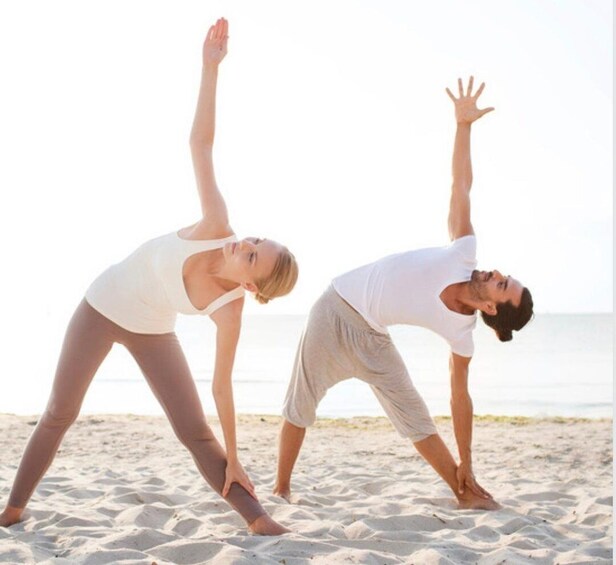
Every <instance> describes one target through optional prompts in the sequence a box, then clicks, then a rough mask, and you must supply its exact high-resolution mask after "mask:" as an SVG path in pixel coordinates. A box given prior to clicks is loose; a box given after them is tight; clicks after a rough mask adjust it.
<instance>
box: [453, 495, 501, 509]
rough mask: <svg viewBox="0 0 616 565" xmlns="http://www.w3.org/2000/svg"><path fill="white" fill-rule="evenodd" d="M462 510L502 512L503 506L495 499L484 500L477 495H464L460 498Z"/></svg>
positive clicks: (459, 503)
mask: <svg viewBox="0 0 616 565" xmlns="http://www.w3.org/2000/svg"><path fill="white" fill-rule="evenodd" d="M458 508H459V509H460V510H500V509H501V508H502V506H501V505H500V504H499V503H498V502H496V500H494V499H493V498H482V497H481V496H477V495H476V494H472V493H470V494H464V495H462V496H459V497H458Z"/></svg>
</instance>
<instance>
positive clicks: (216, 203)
mask: <svg viewBox="0 0 616 565" xmlns="http://www.w3.org/2000/svg"><path fill="white" fill-rule="evenodd" d="M227 39H228V23H227V21H226V20H225V19H219V20H218V21H217V22H216V24H215V25H213V26H211V27H210V29H209V31H208V34H207V37H206V39H205V42H204V46H203V68H202V77H201V88H200V92H199V99H198V103H197V110H196V114H195V119H194V123H193V127H192V131H191V136H190V148H191V152H192V159H193V164H194V168H195V174H196V180H197V187H198V191H199V196H200V199H201V212H202V218H201V219H200V220H199V221H198V222H197V223H195V224H193V225H191V226H188V227H185V228H182V229H180V230H179V231H177V232H172V233H169V234H167V235H163V236H162V237H159V238H156V239H153V240H151V241H148V242H147V243H145V244H144V245H142V246H141V247H139V248H138V249H137V250H136V251H135V252H134V253H132V254H131V255H130V256H128V257H127V258H126V259H124V260H123V261H122V262H120V263H118V264H116V265H113V266H112V267H110V268H109V269H108V270H106V271H105V272H104V273H103V274H102V275H100V276H99V277H98V278H97V279H96V280H95V281H94V282H93V283H92V285H91V286H90V288H89V289H88V290H87V292H86V295H85V298H84V300H83V301H82V302H81V304H80V305H79V307H78V308H77V310H76V312H75V314H74V315H73V318H72V320H71V322H70V324H69V326H68V329H67V333H66V337H65V340H64V344H63V347H62V351H61V355H60V359H59V362H58V367H57V371H56V376H55V380H54V384H53V389H52V393H51V397H50V399H49V403H48V405H47V408H46V410H45V412H44V413H43V415H42V416H41V418H40V419H39V422H38V425H37V426H36V428H35V430H34V432H33V433H32V437H31V438H30V440H29V442H28V445H27V447H26V450H25V453H24V455H23V458H22V460H21V464H20V465H19V469H18V471H17V475H16V477H15V481H14V484H13V488H12V490H11V494H10V497H9V500H8V504H7V506H6V508H5V510H4V511H3V512H2V514H1V515H0V526H10V525H11V524H14V523H16V522H18V521H19V520H20V519H21V516H22V513H23V511H24V508H25V506H26V504H27V503H28V501H29V499H30V497H31V496H32V493H33V492H34V489H35V488H36V485H37V484H38V482H39V481H40V480H41V478H42V477H43V475H44V473H45V471H46V470H47V468H48V467H49V465H50V464H51V462H52V460H53V458H54V456H55V454H56V451H57V450H58V447H59V445H60V442H61V441H62V438H63V436H64V434H65V432H66V431H67V429H68V428H69V426H70V425H71V424H72V423H73V422H74V421H75V419H76V418H77V415H78V414H79V410H80V407H81V403H82V401H83V398H84V396H85V393H86V391H87V389H88V386H89V384H90V382H91V381H92V378H93V377H94V374H95V373H96V371H97V369H98V367H99V366H100V364H101V363H102V361H103V359H104V358H105V357H106V355H107V353H108V352H109V350H110V349H111V347H112V345H113V344H114V343H121V344H122V345H124V346H125V347H126V348H127V349H128V351H130V353H131V354H132V355H133V357H134V358H135V360H136V361H137V363H138V364H139V367H140V368H141V370H142V372H143V374H144V375H145V378H146V379H147V381H148V384H149V385H150V387H151V388H152V390H153V392H154V394H155V395H156V397H157V398H158V400H159V401H160V403H161V405H162V407H163V409H164V410H165V413H166V414H167V416H168V418H169V420H170V422H171V425H172V426H173V429H174V431H175V433H176V434H177V437H178V438H179V440H180V441H181V442H182V443H183V444H184V445H185V446H186V447H187V449H188V450H189V451H190V452H191V454H192V456H193V458H194V460H195V463H196V464H197V467H198V469H199V471H200V472H201V474H202V475H203V477H204V478H205V479H206V480H207V481H208V482H209V483H210V485H211V486H212V487H213V488H214V489H215V490H216V491H217V492H218V493H219V494H221V495H222V496H223V497H224V498H225V499H226V500H227V502H229V504H231V505H232V506H233V508H235V510H237V511H238V512H239V513H240V514H241V515H242V517H243V518H244V519H245V520H246V522H247V524H248V526H249V529H250V530H251V531H252V532H253V533H257V534H266V535H276V534H281V533H284V532H285V531H287V530H286V529H285V528H284V527H282V526H281V525H280V524H278V523H276V522H275V521H274V520H272V519H271V518H270V517H269V516H268V514H267V513H266V512H265V510H264V509H263V507H262V506H261V505H260V504H259V502H258V500H257V498H256V495H255V490H254V486H253V484H252V482H251V481H250V479H249V477H248V475H247V474H246V472H245V471H244V469H243V468H242V465H241V463H240V462H239V460H238V454H237V444H236V431H235V408H234V403H233V390H232V383H231V373H232V369H233V361H234V357H235V350H236V346H237V342H238V337H239V333H240V325H241V319H242V309H243V306H244V293H245V291H248V292H250V293H253V294H254V296H255V298H256V299H257V300H258V301H259V302H261V303H266V302H268V301H269V300H271V299H272V298H275V297H277V296H283V295H285V294H287V293H288V292H290V291H291V290H292V288H293V286H294V285H295V282H296V280H297V273H298V271H297V263H296V261H295V259H294V257H293V255H292V254H291V253H290V252H289V251H288V249H286V248H285V247H283V246H282V245H280V244H279V243H276V242H275V241H272V240H269V239H263V238H254V237H248V238H245V239H242V240H238V239H237V238H236V236H235V233H234V231H233V229H232V228H231V226H230V224H229V218H228V214H227V207H226V205H225V201H224V199H223V197H222V195H221V193H220V191H219V189H218V187H217V185H216V180H215V177H214V169H213V162H212V145H213V141H214V122H215V119H214V118H215V102H216V81H217V76H218V66H219V64H220V62H221V61H222V60H223V59H224V57H225V55H226V53H227ZM178 312H180V313H183V314H201V315H209V316H210V318H211V319H212V320H213V321H214V323H215V324H216V329H217V333H216V362H215V368H214V378H213V386H212V390H213V394H214V399H215V401H216V409H217V411H218V416H219V418H220V423H221V426H222V430H223V435H224V443H225V449H223V447H222V446H221V445H220V444H219V443H218V441H217V440H216V438H215V437H214V435H213V433H212V431H211V429H210V427H209V426H208V424H207V422H206V420H205V416H204V414H203V409H202V407H201V403H200V401H199V397H198V395H197V390H196V387H195V384H194V382H193V379H192V376H191V374H190V369H189V368H188V365H187V363H186V359H185V357H184V354H183V352H182V349H181V347H180V344H179V342H178V340H177V337H176V335H175V333H174V324H175V319H176V315H177V313H178Z"/></svg>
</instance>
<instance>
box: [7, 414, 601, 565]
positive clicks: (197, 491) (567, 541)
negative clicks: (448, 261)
mask: <svg viewBox="0 0 616 565" xmlns="http://www.w3.org/2000/svg"><path fill="white" fill-rule="evenodd" d="M34 421H35V418H32V417H30V418H28V417H23V416H13V415H0V438H1V439H0V454H1V457H0V499H1V500H2V502H3V503H4V502H5V501H6V499H7V496H8V491H9V488H10V485H11V482H12V480H13V476H14V473H15V469H16V466H17V464H18V461H19V456H20V455H21V452H22V450H23V448H24V445H25V442H26V440H27V438H28V436H29V434H30V432H31V430H32V426H33V424H34ZM211 423H212V426H213V428H214V430H215V431H216V433H217V435H218V437H219V438H220V437H221V434H220V428H219V426H218V422H217V421H215V420H214V419H212V420H211ZM278 424H279V419H278V418H275V417H259V416H241V417H239V419H238V437H239V445H240V446H241V447H240V454H241V458H242V461H243V463H244V465H245V467H246V468H247V470H248V471H249V472H250V474H251V477H252V479H253V481H254V482H255V484H256V486H257V492H258V494H259V496H260V498H261V500H262V502H263V503H264V506H265V507H266V508H267V509H268V511H269V512H270V513H271V514H272V515H273V516H274V517H275V518H276V519H277V520H279V521H280V522H282V523H283V524H285V525H287V526H288V527H290V528H292V529H293V530H294V532H295V533H292V534H289V535H286V536H282V537H274V538H266V537H259V536H251V535H249V534H248V533H247V530H246V528H245V526H244V523H243V521H242V520H241V518H240V517H239V516H238V515H236V514H235V513H234V512H233V511H232V510H231V509H230V508H229V507H228V506H227V505H226V503H225V502H224V501H222V500H221V499H220V498H218V496H217V495H216V494H215V493H213V492H212V491H211V489H210V488H209V487H208V486H207V485H206V484H205V483H204V481H203V480H202V479H201V476H200V475H199V473H198V471H197V469H196V468H195V466H194V464H193V462H192V459H191V457H190V456H189V455H188V453H187V452H186V451H185V450H184V448H183V447H182V446H181V445H180V444H179V443H178V442H177V441H176V440H175V438H174V437H173V434H172V432H171V430H170V427H169V425H168V423H167V421H166V420H165V419H164V418H162V417H144V416H117V415H113V416H84V417H81V418H80V419H79V420H78V421H77V423H76V424H75V425H74V426H73V428H71V430H70V431H69V433H68V434H67V436H66V438H65V441H64V443H63V444H62V446H61V450H60V452H59V454H58V456H57V457H56V459H55V461H54V463H53V465H52V467H51V468H50V469H49V471H48V473H47V475H46V477H45V478H44V479H43V481H42V482H41V484H40V486H39V488H38V490H37V492H36V493H35V495H34V497H33V499H32V501H31V503H30V506H29V507H28V510H27V512H26V513H25V516H24V517H25V520H24V521H23V522H22V523H20V524H16V525H14V526H12V527H11V528H9V529H2V528H0V563H11V564H29V563H48V564H52V563H53V564H54V565H64V564H67V565H68V564H71V565H74V564H88V565H102V564H105V563H113V564H116V563H117V564H125V565H128V564H135V565H136V564H143V565H150V564H151V563H153V562H156V563H157V564H158V565H164V564H169V563H172V564H176V565H180V564H193V563H213V564H231V563H233V564H246V565H248V564H250V565H254V564H270V563H271V564H286V565H300V564H302V565H303V564H311V565H315V564H322V565H325V564H327V565H329V564H338V563H340V564H342V563H345V564H346V563H361V564H374V565H376V564H378V565H385V564H389V563H416V564H418V565H420V564H421V565H423V564H433V563H435V564H455V565H458V564H464V563H480V564H493V565H496V564H505V563H511V564H523V563H529V564H531V563H532V564H540V563H545V564H548V563H549V564H553V563H561V564H565V563H580V564H581V563H586V564H593V565H594V564H599V563H611V562H612V546H613V544H612V422H611V421H607V420H602V421H597V420H595V421H585V420H575V419H551V420H528V419H511V418H509V419H507V418H488V419H478V420H477V421H476V424H475V434H474V435H475V439H474V461H475V464H474V465H475V473H476V475H477V477H478V480H479V481H480V483H482V484H483V486H485V487H486V488H488V490H490V491H491V492H492V493H493V494H494V495H495V497H496V498H497V499H498V500H499V501H500V502H501V503H502V504H503V505H504V509H503V510H499V511H496V512H480V511H459V510H456V509H455V506H454V500H453V497H452V495H451V493H450V491H449V490H448V488H447V487H446V486H445V485H444V483H443V482H442V481H440V479H438V478H437V477H436V475H435V473H434V472H433V471H432V469H431V468H429V467H428V466H427V465H426V464H425V463H424V461H423V460H422V459H421V458H420V457H419V456H418V455H417V453H416V452H415V451H414V449H413V447H412V445H411V444H410V443H409V442H408V441H405V440H403V439H402V438H400V437H398V436H397V435H396V434H395V433H394V432H393V430H392V428H391V427H390V425H389V423H388V422H387V421H386V420H384V419H381V418H354V419H351V420H328V421H321V422H320V423H319V424H318V425H317V426H316V427H315V428H313V429H311V430H309V432H308V435H307V437H306V443H305V445H304V449H303V451H302V454H301V456H300V459H299V462H298V464H297V467H296V474H295V483H294V492H295V500H294V504H287V503H286V502H284V501H283V500H282V499H280V498H277V497H275V496H273V495H272V494H270V493H271V487H272V484H273V480H274V472H275V465H276V436H277V431H278ZM438 426H439V430H440V431H441V433H442V435H443V436H444V438H445V441H446V442H447V443H448V445H449V446H450V447H452V446H454V443H453V440H452V434H451V423H450V421H448V420H446V419H440V420H438Z"/></svg>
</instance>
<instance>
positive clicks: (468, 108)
mask: <svg viewBox="0 0 616 565" xmlns="http://www.w3.org/2000/svg"><path fill="white" fill-rule="evenodd" d="M485 85H486V83H485V82H482V83H481V86H480V87H479V88H478V89H477V92H475V94H473V77H470V78H469V79H468V87H467V89H466V94H464V88H463V86H462V79H461V78H459V79H458V92H459V94H460V97H459V98H456V97H455V96H454V95H453V94H452V93H451V90H449V88H446V89H445V90H446V91H447V94H448V95H449V98H451V99H452V100H453V103H454V105H455V108H456V122H458V123H459V124H472V123H473V122H474V121H475V120H478V119H479V118H481V116H483V115H484V114H487V113H488V112H491V111H492V110H494V108H491V107H490V108H483V109H481V110H480V109H479V108H477V98H479V95H480V94H481V93H482V92H483V89H484V87H485Z"/></svg>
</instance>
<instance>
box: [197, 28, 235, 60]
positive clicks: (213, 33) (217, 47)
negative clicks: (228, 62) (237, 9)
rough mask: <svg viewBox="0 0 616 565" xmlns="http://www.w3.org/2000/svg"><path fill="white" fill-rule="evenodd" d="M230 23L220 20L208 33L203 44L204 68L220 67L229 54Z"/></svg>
mask: <svg viewBox="0 0 616 565" xmlns="http://www.w3.org/2000/svg"><path fill="white" fill-rule="evenodd" d="M228 39H229V22H228V21H227V20H225V18H219V19H218V20H217V21H216V23H215V24H214V25H213V26H210V29H209V30H208V32H207V36H206V38H205V42H204V43H203V66H211V65H213V66H218V64H219V63H220V62H221V61H222V60H223V59H224V58H225V55H226V54H227V40H228Z"/></svg>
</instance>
